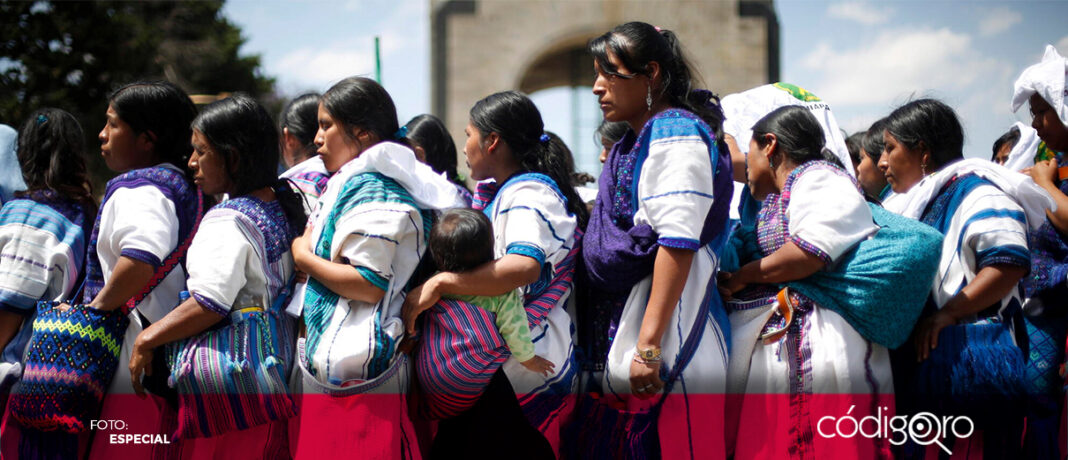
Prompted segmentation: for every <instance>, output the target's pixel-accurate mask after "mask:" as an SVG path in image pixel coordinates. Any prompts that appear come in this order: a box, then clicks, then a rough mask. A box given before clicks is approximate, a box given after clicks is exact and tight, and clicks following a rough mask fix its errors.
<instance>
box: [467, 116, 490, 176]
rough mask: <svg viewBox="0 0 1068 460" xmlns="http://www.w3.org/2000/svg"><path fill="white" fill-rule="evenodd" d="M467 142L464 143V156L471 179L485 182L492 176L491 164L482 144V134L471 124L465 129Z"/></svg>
mask: <svg viewBox="0 0 1068 460" xmlns="http://www.w3.org/2000/svg"><path fill="white" fill-rule="evenodd" d="M464 134H465V135H467V141H466V142H464V156H466V157H467V167H468V169H470V170H471V178H472V179H474V180H485V179H488V178H490V176H492V174H491V171H490V169H491V168H490V162H489V158H488V155H487V152H486V151H485V145H484V142H482V139H483V136H482V132H481V131H479V130H478V128H477V127H475V125H474V124H473V123H471V122H468V123H467V127H466V128H464Z"/></svg>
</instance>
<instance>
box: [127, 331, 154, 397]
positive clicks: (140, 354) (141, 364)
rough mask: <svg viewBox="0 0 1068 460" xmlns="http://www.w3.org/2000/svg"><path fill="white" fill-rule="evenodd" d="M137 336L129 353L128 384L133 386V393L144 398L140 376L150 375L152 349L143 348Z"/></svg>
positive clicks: (143, 345)
mask: <svg viewBox="0 0 1068 460" xmlns="http://www.w3.org/2000/svg"><path fill="white" fill-rule="evenodd" d="M143 335H144V333H143V332H142V333H141V335H138V336H137V341H135V342H134V346H133V350H131V353H130V383H131V384H133V389H134V392H135V393H137V396H140V397H141V398H144V397H145V387H144V386H142V385H141V374H142V373H144V374H145V375H152V349H151V348H148V347H146V346H145V344H144V341H142V340H141V337H142V336H143Z"/></svg>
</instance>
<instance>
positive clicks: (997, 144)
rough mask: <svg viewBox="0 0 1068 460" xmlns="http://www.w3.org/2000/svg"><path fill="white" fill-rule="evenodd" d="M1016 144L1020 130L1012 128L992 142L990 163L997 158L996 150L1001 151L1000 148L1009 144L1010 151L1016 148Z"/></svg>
mask: <svg viewBox="0 0 1068 460" xmlns="http://www.w3.org/2000/svg"><path fill="white" fill-rule="evenodd" d="M1017 142H1020V128H1018V127H1016V126H1013V127H1012V128H1009V130H1008V131H1006V132H1005V134H1002V135H1001V137H999V138H997V140H995V141H994V153H993V154H992V155H990V161H994V160H996V159H997V158H998V150H1001V146H1003V145H1005V144H1009V148H1010V149H1012V148H1013V147H1016V143H1017Z"/></svg>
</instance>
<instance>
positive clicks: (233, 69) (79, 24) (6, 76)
mask: <svg viewBox="0 0 1068 460" xmlns="http://www.w3.org/2000/svg"><path fill="white" fill-rule="evenodd" d="M222 4H223V2H222V1H196V2H163V1H151V2H115V1H105V2H65V1H54V2H53V1H38V2H25V1H10V0H3V1H0V24H3V26H2V27H0V123H5V124H9V125H12V126H15V127H18V125H19V124H21V122H22V121H23V120H24V119H25V118H26V117H27V116H28V115H29V114H30V113H31V112H32V111H33V110H36V109H37V108H40V107H46V106H49V107H59V108H62V109H64V110H67V111H69V112H71V113H72V114H74V115H75V116H76V117H78V120H79V121H80V122H81V123H82V128H83V129H84V130H85V131H86V137H87V138H88V139H87V142H90V144H89V146H90V149H89V151H90V152H93V151H95V149H94V148H92V147H93V146H94V145H95V144H96V143H97V141H96V140H95V139H96V133H97V132H99V130H100V128H101V127H103V125H104V112H105V111H106V109H107V95H108V94H109V93H110V92H111V91H112V90H114V89H115V88H117V87H118V86H121V85H122V84H124V83H128V82H131V81H135V80H158V79H163V80H169V81H172V82H174V83H176V84H178V85H179V86H181V87H182V88H183V89H185V90H186V91H187V92H189V93H190V94H218V93H224V92H235V91H242V92H245V93H248V94H250V95H252V96H253V97H265V96H269V95H270V94H271V92H272V90H273V86H274V80H273V79H272V78H268V77H265V76H264V75H262V73H261V72H260V70H259V67H260V58H259V56H241V55H240V54H239V53H238V51H239V49H240V47H241V45H242V43H244V39H243V38H242V37H241V30H240V29H238V28H237V27H236V26H235V25H234V24H232V23H230V22H229V21H227V20H226V18H225V17H223V15H222V13H221V10H222ZM91 157H92V160H91V163H92V164H93V166H92V168H93V169H94V172H98V171H99V172H101V173H103V169H102V168H103V162H102V161H100V158H99V156H98V155H91ZM100 175H101V174H94V176H98V177H99V176H100Z"/></svg>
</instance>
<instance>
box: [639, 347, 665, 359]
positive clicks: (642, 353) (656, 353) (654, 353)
mask: <svg viewBox="0 0 1068 460" xmlns="http://www.w3.org/2000/svg"><path fill="white" fill-rule="evenodd" d="M634 351H635V354H637V355H638V358H640V359H641V360H642V361H646V362H656V361H660V347H652V348H646V349H644V350H643V349H641V348H638V347H634Z"/></svg>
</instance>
